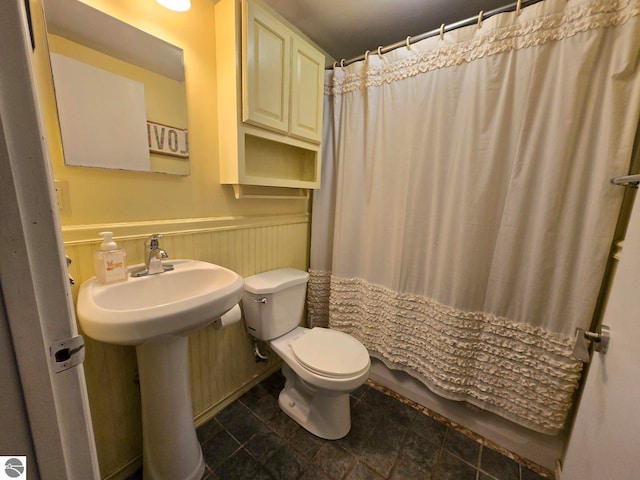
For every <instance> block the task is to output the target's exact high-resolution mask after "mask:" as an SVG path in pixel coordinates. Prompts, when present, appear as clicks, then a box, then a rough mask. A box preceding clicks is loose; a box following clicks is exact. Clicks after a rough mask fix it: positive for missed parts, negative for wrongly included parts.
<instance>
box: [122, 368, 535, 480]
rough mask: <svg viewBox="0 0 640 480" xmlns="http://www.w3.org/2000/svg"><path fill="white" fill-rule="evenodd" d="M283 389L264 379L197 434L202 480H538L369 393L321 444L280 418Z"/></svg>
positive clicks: (361, 392) (358, 397)
mask: <svg viewBox="0 0 640 480" xmlns="http://www.w3.org/2000/svg"><path fill="white" fill-rule="evenodd" d="M283 384H284V378H283V377H282V375H281V374H280V372H278V373H275V374H273V375H271V376H270V377H269V378H267V379H266V380H265V381H263V382H262V383H260V384H259V385H256V386H255V387H254V388H252V389H251V390H250V391H248V392H247V393H246V394H245V395H243V396H242V397H241V398H240V399H239V400H237V401H236V402H234V403H232V404H231V405H229V406H228V407H226V408H225V409H224V410H222V411H220V412H219V413H218V414H217V415H216V416H215V417H214V418H213V419H212V420H210V421H209V422H208V423H206V424H205V425H203V426H201V427H200V428H199V429H198V438H199V439H200V443H201V444H202V451H203V453H204V457H205V461H206V464H207V467H206V471H205V474H204V477H203V480H205V479H206V480H244V479H247V480H262V479H264V480H294V479H300V480H330V479H331V480H339V479H344V480H365V479H366V480H380V479H392V480H543V479H544V478H545V477H543V476H541V475H539V474H537V473H535V472H533V471H531V470H529V469H528V468H526V467H524V466H521V465H519V464H518V463H516V462H515V461H514V460H512V459H510V458H508V457H506V456H504V455H502V454H501V453H499V452H497V451H495V450H492V449H490V448H488V447H486V446H484V445H482V444H481V443H478V442H477V441H476V440H473V439H471V438H470V437H468V436H465V435H463V434H462V433H460V432H458V431H456V430H454V429H452V428H450V427H447V426H446V425H444V424H442V423H439V422H438V421H436V420H434V419H432V418H431V417H429V416H427V415H425V414H424V413H422V412H420V411H418V410H415V409H414V408H412V407H410V406H409V405H406V404H404V403H402V402H401V401H399V400H397V399H396V398H393V397H392V396H389V395H386V394H385V393H382V392H381V391H379V390H377V389H375V388H373V387H372V386H369V385H363V386H362V387H361V388H359V389H358V390H356V391H355V392H354V393H353V394H352V396H351V404H352V427H351V431H350V432H349V434H348V435H347V436H346V437H345V438H343V439H340V440H335V441H327V440H322V439H320V438H317V437H315V436H314V435H312V434H310V433H308V432H307V431H306V430H304V429H303V428H302V427H300V426H299V425H298V424H297V423H296V422H294V421H293V420H292V419H290V418H289V417H288V416H286V415H285V414H284V413H283V412H282V411H281V410H280V408H279V407H278V394H279V392H280V390H281V389H282V386H283ZM134 478H140V474H139V473H138V474H137V475H135V476H133V477H131V479H130V480H133V479H134Z"/></svg>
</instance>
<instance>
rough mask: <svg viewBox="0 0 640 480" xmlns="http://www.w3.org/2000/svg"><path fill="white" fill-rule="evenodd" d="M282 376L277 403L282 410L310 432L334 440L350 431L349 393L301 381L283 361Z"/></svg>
mask: <svg viewBox="0 0 640 480" xmlns="http://www.w3.org/2000/svg"><path fill="white" fill-rule="evenodd" d="M282 374H283V375H284V377H285V379H286V383H285V386H284V389H283V390H282V391H281V392H280V395H279V397H278V403H279V405H280V408H281V409H282V411H283V412H284V413H286V414H287V415H289V416H290V417H291V418H292V419H293V420H295V421H296V422H297V423H298V424H300V426H302V427H303V428H305V429H306V430H308V431H309V432H311V433H313V434H314V435H316V436H318V437H320V438H324V439H326V440H337V439H339V438H342V437H344V436H345V435H346V434H347V433H349V430H351V406H350V401H349V393H350V392H334V391H328V390H318V389H316V388H313V387H311V386H309V385H308V384H306V383H305V382H303V381H302V380H301V379H300V378H299V377H298V376H297V375H296V374H295V373H294V372H293V371H292V370H291V368H290V367H289V366H288V365H286V364H284V365H283V366H282Z"/></svg>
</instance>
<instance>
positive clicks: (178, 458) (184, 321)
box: [77, 260, 244, 480]
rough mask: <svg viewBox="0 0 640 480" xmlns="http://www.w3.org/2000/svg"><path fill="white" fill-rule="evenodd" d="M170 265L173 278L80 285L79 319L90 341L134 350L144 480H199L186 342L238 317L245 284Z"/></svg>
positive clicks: (216, 271)
mask: <svg viewBox="0 0 640 480" xmlns="http://www.w3.org/2000/svg"><path fill="white" fill-rule="evenodd" d="M167 263H171V264H173V265H174V267H175V268H174V270H171V271H167V272H163V273H159V274H157V275H148V276H145V277H138V278H135V277H134V278H132V277H129V279H128V280H127V281H126V282H122V283H115V284H112V285H100V284H99V283H98V281H97V280H96V279H95V278H92V279H91V280H88V281H86V282H84V283H83V284H82V286H81V287H80V293H79V294H78V304H77V311H78V319H79V320H80V325H82V329H83V330H84V332H85V333H86V334H87V335H88V336H90V337H91V338H94V339H96V340H100V341H102V342H108V343H116V344H120V345H135V346H136V358H137V360H138V373H139V380H140V396H141V402H142V439H143V463H144V466H143V471H144V478H145V480H175V479H180V480H200V479H201V478H202V475H203V473H204V470H205V463H204V457H203V455H202V449H201V447H200V443H199V442H198V437H197V435H196V430H195V427H194V424H193V411H192V409H191V397H190V386H189V356H188V342H189V340H188V337H187V335H188V334H189V333H191V332H192V331H194V330H197V329H199V328H201V327H204V326H205V325H207V324H208V323H211V322H213V321H214V320H216V319H217V318H219V317H221V316H222V315H223V314H224V313H226V312H227V311H229V310H230V309H232V308H235V309H238V308H239V307H238V306H237V305H238V302H239V301H240V298H241V297H242V288H243V286H244V280H243V279H242V277H241V276H240V275H238V274H237V273H235V272H232V271H231V270H227V269H226V268H223V267H220V266H218V265H214V264H211V263H206V262H199V261H197V260H171V261H168V262H167ZM138 268H139V266H133V267H131V268H130V269H129V271H130V272H131V271H132V270H135V269H138Z"/></svg>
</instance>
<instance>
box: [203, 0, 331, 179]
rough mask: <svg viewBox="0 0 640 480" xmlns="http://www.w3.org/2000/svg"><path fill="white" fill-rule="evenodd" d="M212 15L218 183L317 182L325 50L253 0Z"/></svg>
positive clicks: (223, 5) (227, 2) (226, 5)
mask: <svg viewBox="0 0 640 480" xmlns="http://www.w3.org/2000/svg"><path fill="white" fill-rule="evenodd" d="M215 18H216V54H217V59H216V67H217V80H218V109H219V113H220V115H219V119H218V127H219V141H220V182H221V183H228V184H234V185H262V186H272V187H291V188H319V187H320V157H321V139H322V108H323V89H324V64H325V57H324V55H323V54H322V53H321V52H320V51H319V50H318V49H316V48H315V47H314V46H313V45H311V44H310V43H309V42H307V41H306V40H305V39H303V38H302V37H301V36H300V35H298V34H297V33H296V32H295V31H294V30H293V28H292V27H291V26H290V25H288V24H287V23H286V22H285V21H284V20H282V19H281V18H279V17H278V16H277V14H275V13H274V12H272V11H271V10H270V9H269V8H268V7H266V6H264V5H263V4H261V3H259V2H257V1H255V0H251V1H250V0H221V1H220V2H219V3H218V4H216V9H215Z"/></svg>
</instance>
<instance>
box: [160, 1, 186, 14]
mask: <svg viewBox="0 0 640 480" xmlns="http://www.w3.org/2000/svg"><path fill="white" fill-rule="evenodd" d="M156 2H158V3H159V4H160V5H162V6H163V7H165V8H168V9H169V10H173V11H174V12H186V11H187V10H189V9H190V8H191V0H156Z"/></svg>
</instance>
